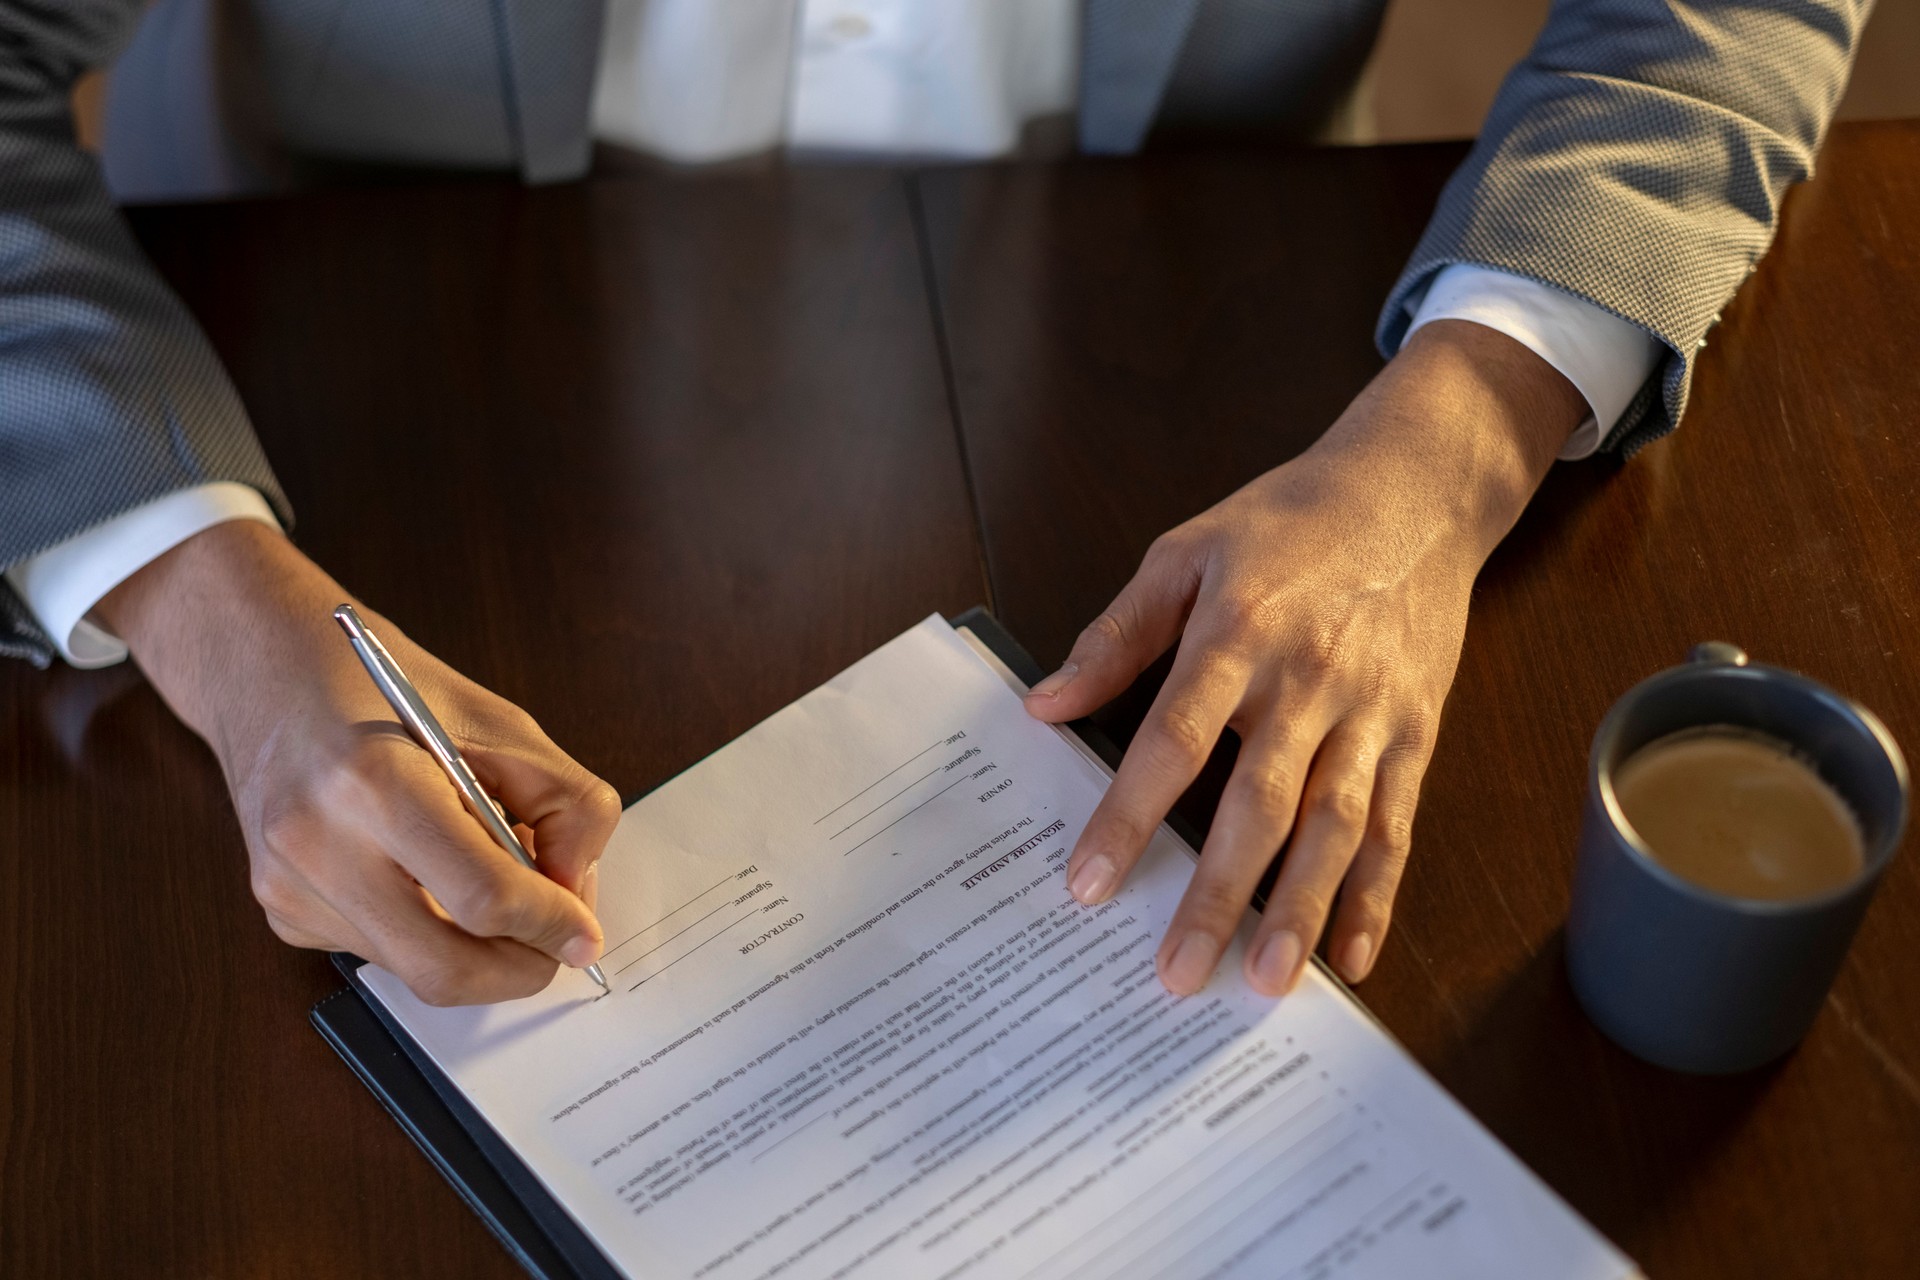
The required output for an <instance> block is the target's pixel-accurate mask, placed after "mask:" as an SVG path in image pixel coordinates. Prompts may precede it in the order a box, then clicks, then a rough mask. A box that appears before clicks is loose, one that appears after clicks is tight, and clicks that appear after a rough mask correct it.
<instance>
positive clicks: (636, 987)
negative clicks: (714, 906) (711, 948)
mask: <svg viewBox="0 0 1920 1280" xmlns="http://www.w3.org/2000/svg"><path fill="white" fill-rule="evenodd" d="M761 910H762V908H760V907H749V908H747V914H746V915H743V916H741V917H740V919H738V920H735V921H734V922H733V924H730V925H727V926H726V927H725V928H722V929H716V930H714V932H713V933H712V934H711V935H709V936H708V937H707V938H706V939H704V940H703V941H700V942H696V943H694V944H693V945H692V946H690V947H688V948H687V949H686V950H685V951H683V952H681V953H680V954H679V955H677V956H675V957H674V958H673V959H671V960H669V961H667V962H666V963H665V964H663V965H661V966H660V967H659V968H658V969H655V970H654V971H653V972H652V973H650V974H648V975H647V976H646V977H644V978H642V979H640V981H638V982H636V983H634V984H633V985H632V986H630V987H628V988H627V990H629V991H638V990H639V989H640V988H642V987H644V986H646V985H647V984H648V983H649V982H652V981H653V980H654V979H655V978H657V977H659V976H660V975H661V974H663V973H665V972H666V971H667V970H669V969H671V968H673V966H675V965H677V964H679V963H680V962H681V961H682V960H685V959H686V958H687V957H688V956H690V955H692V954H693V953H694V952H696V951H698V950H699V949H700V948H702V947H704V946H706V945H707V943H709V942H712V941H713V940H714V939H715V938H717V937H719V936H720V935H721V934H723V933H726V932H727V931H728V930H730V929H733V928H735V927H737V926H738V925H740V924H742V923H744V922H745V921H747V920H751V919H752V918H753V917H754V916H756V915H759V914H760V911H761ZM682 932H685V931H684V930H682ZM655 950H658V948H655Z"/></svg>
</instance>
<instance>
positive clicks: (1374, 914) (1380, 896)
mask: <svg viewBox="0 0 1920 1280" xmlns="http://www.w3.org/2000/svg"><path fill="white" fill-rule="evenodd" d="M1395 879H1397V877H1396V878H1386V877H1380V878H1377V879H1374V880H1371V881H1369V882H1368V883H1367V884H1365V885H1362V886H1361V887H1360V888H1359V889H1358V890H1357V891H1356V892H1355V893H1354V895H1353V905H1354V907H1355V909H1356V910H1357V912H1358V914H1359V916H1360V919H1361V920H1362V921H1364V922H1365V925H1366V926H1367V927H1371V928H1376V929H1377V928H1378V926H1380V925H1381V924H1383V923H1384V922H1385V921H1386V919H1387V917H1388V916H1390V915H1392V914H1393V891H1394V886H1395Z"/></svg>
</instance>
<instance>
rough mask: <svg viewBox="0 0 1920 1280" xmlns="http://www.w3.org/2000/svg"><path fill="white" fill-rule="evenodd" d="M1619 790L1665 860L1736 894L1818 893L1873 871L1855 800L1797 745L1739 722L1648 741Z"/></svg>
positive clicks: (1652, 849) (1623, 773)
mask: <svg viewBox="0 0 1920 1280" xmlns="http://www.w3.org/2000/svg"><path fill="white" fill-rule="evenodd" d="M1613 792H1614V796H1615V798H1616V799H1617V800H1618V801H1619V804H1620V810H1621V813H1622V815H1623V816H1624V817H1625V818H1626V820H1627V822H1628V824H1629V825H1630V826H1631V827H1632V828H1633V830H1634V833H1635V834H1637V835H1638V836H1639V837H1640V839H1641V841H1642V842H1643V843H1644V844H1645V845H1646V847H1647V852H1648V853H1650V854H1652V855H1653V857H1654V859H1655V860H1656V861H1658V862H1660V863H1661V864H1662V865H1664V866H1666V867H1667V868H1668V869H1670V870H1672V871H1674V872H1676V873H1677V874H1679V875H1681V876H1684V877H1686V878H1687V879H1688V880H1691V881H1692V882H1693V883H1695V884H1697V885H1701V886H1703V887H1705V888H1708V889H1711V890H1713V891H1714V892H1716V893H1724V894H1726V895H1728V896H1729V897H1734V898H1754V899H1760V900H1764V901H1770V902H1790V901H1794V900H1796V899H1800V898H1812V897H1818V896H1819V895H1821V894H1823V893H1828V892H1830V891H1832V890H1834V889H1837V888H1839V887H1840V886H1841V885H1844V884H1847V883H1848V882H1850V881H1852V880H1853V879H1854V878H1855V877H1857V876H1858V875H1859V874H1860V872H1861V869H1862V868H1863V867H1865V865H1866V843H1865V841H1864V839H1863V838H1862V836H1861V833H1860V822H1859V819H1857V818H1855V817H1854V815H1853V811H1852V810H1851V809H1849V808H1848V807H1847V803H1846V801H1844V800H1842V799H1841V798H1840V796H1839V794H1838V793H1837V792H1835V791H1834V789H1833V788H1832V787H1831V786H1829V785H1828V784H1827V783H1826V782H1824V781H1823V780H1822V779H1821V777H1820V775H1819V774H1818V773H1816V772H1814V770H1813V767H1812V766H1811V765H1809V764H1808V763H1807V762H1806V761H1805V760H1804V759H1802V758H1800V757H1799V756H1798V755H1797V754H1796V753H1795V752H1794V750H1793V748H1792V747H1790V746H1788V745H1787V744H1786V743H1784V742H1781V741H1779V740H1777V739H1773V738H1769V737H1767V736H1765V735H1764V734H1759V733H1755V732H1753V731H1752V730H1748V729H1742V728H1739V727H1738V726H1735V725H1704V726H1699V727H1696V728H1691V729H1685V730H1682V731H1681V732H1679V733H1673V734H1669V735H1667V736H1666V737H1664V738H1660V739H1658V740H1657V741H1654V742H1651V743H1648V744H1647V745H1646V746H1644V747H1641V748H1640V749H1639V750H1638V751H1636V752H1634V753H1633V755H1631V756H1630V757H1628V759H1627V760H1626V761H1625V762H1624V763H1623V764H1621V765H1620V766H1619V767H1618V768H1617V769H1615V770H1614V774H1613Z"/></svg>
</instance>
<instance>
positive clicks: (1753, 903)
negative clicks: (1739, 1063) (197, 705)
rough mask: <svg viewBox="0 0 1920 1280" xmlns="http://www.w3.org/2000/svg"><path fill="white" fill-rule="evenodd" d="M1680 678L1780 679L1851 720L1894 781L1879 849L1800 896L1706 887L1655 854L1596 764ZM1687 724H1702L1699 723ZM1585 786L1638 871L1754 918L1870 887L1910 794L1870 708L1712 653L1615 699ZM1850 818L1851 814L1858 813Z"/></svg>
mask: <svg viewBox="0 0 1920 1280" xmlns="http://www.w3.org/2000/svg"><path fill="white" fill-rule="evenodd" d="M1687 679H1736V680H1757V681H1760V682H1762V683H1766V682H1779V683H1784V684H1789V685H1792V686H1794V687H1796V688H1797V689H1798V690H1799V691H1800V692H1803V693H1806V694H1808V695H1810V696H1812V697H1813V698H1815V699H1816V700H1817V701H1819V702H1822V703H1824V704H1826V706H1827V707H1828V709H1830V710H1832V711H1834V712H1836V713H1838V714H1839V715H1840V717H1841V718H1842V719H1845V720H1848V721H1850V722H1852V724H1853V725H1854V727H1855V728H1857V729H1858V730H1860V732H1861V733H1863V734H1864V735H1865V736H1866V737H1868V738H1870V739H1872V740H1873V742H1874V743H1876V744H1877V745H1878V746H1879V748H1880V750H1881V753H1882V754H1883V755H1884V756H1885V757H1886V759H1887V763H1888V764H1889V765H1890V766H1891V767H1892V769H1893V777H1894V783H1895V785H1896V787H1897V790H1898V792H1899V805H1898V808H1897V809H1896V811H1895V813H1894V815H1893V823H1892V825H1891V826H1890V827H1889V828H1888V834H1887V838H1886V839H1885V840H1884V841H1882V847H1881V848H1879V849H1870V850H1868V851H1867V856H1866V857H1865V858H1864V859H1863V860H1862V864H1861V867H1860V870H1859V871H1858V872H1857V873H1855V874H1854V876H1853V877H1852V878H1851V879H1849V880H1847V881H1846V883H1844V884H1840V885H1836V886H1835V887H1834V888H1832V889H1829V890H1827V891H1826V892H1824V893H1820V894H1815V895H1813V896H1812V897H1806V898H1745V897H1740V896H1739V895H1737V894H1731V893H1723V892H1721V891H1720V890H1718V889H1710V888H1708V887H1707V886H1705V885H1703V884H1699V883H1696V882H1695V881H1692V880H1689V879H1687V878H1686V877H1685V876H1683V875H1681V874H1680V873H1679V872H1677V871H1675V870H1673V869H1672V868H1671V867H1668V866H1667V865H1666V864H1665V863H1663V862H1661V861H1660V860H1659V859H1658V858H1656V857H1654V855H1653V852H1652V850H1650V849H1649V848H1648V847H1647V844H1646V842H1645V841H1644V840H1642V839H1641V838H1640V833H1639V832H1638V831H1636V830H1635V829H1634V826H1633V824H1632V823H1631V822H1629V821H1628V820H1627V815H1626V813H1625V812H1624V811H1623V810H1622V809H1621V808H1620V801H1619V799H1618V797H1616V796H1615V795H1614V791H1613V766H1612V765H1608V766H1606V767H1605V768H1602V763H1601V762H1602V761H1603V759H1605V757H1606V756H1607V754H1609V753H1610V752H1611V751H1612V749H1613V748H1614V746H1615V743H1616V741H1617V739H1618V738H1619V737H1620V734H1621V725H1622V723H1623V722H1624V721H1625V719H1626V715H1627V712H1628V711H1629V710H1630V709H1631V707H1633V706H1634V705H1636V704H1638V703H1639V702H1641V701H1642V700H1644V699H1645V698H1646V697H1647V696H1648V695H1649V694H1650V693H1651V692H1653V691H1654V690H1655V689H1656V688H1657V687H1658V686H1661V685H1666V684H1675V683H1679V682H1681V681H1683V680H1687ZM1715 723H1724V722H1715ZM1693 727H1696V728H1706V727H1709V726H1708V725H1705V724H1703V725H1698V726H1693ZM1587 785H1588V786H1589V787H1590V788H1591V790H1592V794H1593V795H1594V796H1595V797H1597V798H1598V800H1599V802H1600V806H1601V809H1602V811H1603V812H1604V813H1605V814H1606V816H1607V820H1608V822H1609V824H1610V825H1611V826H1612V827H1613V830H1614V833H1615V834H1616V835H1618V836H1619V837H1620V841H1621V843H1622V844H1623V845H1624V846H1625V847H1626V849H1627V850H1628V853H1629V855H1630V857H1631V858H1632V860H1633V861H1634V863H1635V864H1636V865H1638V866H1639V867H1640V868H1641V869H1642V870H1644V871H1647V872H1649V873H1650V874H1651V875H1652V876H1653V877H1654V878H1655V879H1656V880H1658V881H1660V882H1661V883H1662V884H1664V885H1666V886H1667V887H1668V888H1670V889H1678V890H1680V891H1682V892H1683V893H1685V894H1686V895H1687V896H1689V897H1692V898H1694V899H1697V900H1699V901H1701V902H1704V903H1706V904H1707V905H1710V906H1715V907H1721V908H1730V909H1732V910H1735V911H1738V912H1742V913H1744V914H1748V915H1755V916H1786V915H1794V914H1798V913H1801V912H1812V911H1819V910H1823V909H1825V908H1827V907H1831V906H1833V905H1835V904H1837V903H1840V902H1844V901H1845V900H1846V899H1848V898H1850V897H1852V896H1853V895H1854V894H1856V893H1858V892H1860V890H1861V889H1863V888H1864V887H1866V886H1868V885H1871V884H1872V883H1873V882H1874V881H1875V880H1877V879H1878V878H1879V877H1880V875H1881V874H1882V873H1883V872H1884V871H1885V870H1886V869H1887V866H1888V864H1889V863H1891V862H1892V861H1893V855H1894V854H1895V853H1896V852H1898V851H1899V848H1900V840H1901V837H1902V836H1903V835H1904V834H1905V832H1906V827H1907V818H1908V809H1909V804H1910V801H1911V793H1912V787H1911V780H1910V777H1909V774H1908V772H1907V761H1906V757H1905V756H1903V755H1902V754H1901V753H1900V746H1899V744H1898V743H1897V742H1895V741H1894V739H1893V734H1892V733H1891V732H1889V731H1888V729H1887V726H1886V725H1885V724H1884V723H1882V721H1881V719H1880V717H1879V716H1876V715H1875V714H1874V713H1873V712H1872V711H1869V710H1868V709H1867V708H1866V707H1864V706H1862V705H1860V704H1859V703H1858V702H1855V701H1854V700H1853V699H1852V698H1849V697H1847V696H1846V695H1845V694H1843V693H1840V692H1839V691H1838V690H1835V689H1833V688H1831V687H1830V686H1828V685H1825V684H1822V683H1821V682H1820V681H1818V680H1815V679H1813V678H1812V677H1810V676H1804V675H1801V674H1800V673H1799V672H1797V671H1789V670H1787V669H1786V668H1785V667H1775V666H1769V665H1767V664H1765V663H1733V662H1724V661H1718V660H1712V659H1709V660H1704V661H1693V662H1687V663H1682V664H1681V665H1679V666H1675V667H1668V668H1667V669H1665V670H1664V671H1656V672H1655V673H1654V674H1652V675H1650V676H1648V677H1647V678H1646V679H1644V680H1642V681H1641V682H1640V683H1639V684H1636V685H1634V686H1633V687H1632V688H1631V689H1629V690H1627V691H1626V692H1625V693H1623V694H1621V695H1620V697H1619V698H1618V699H1617V700H1615V702H1614V704H1613V706H1611V707H1610V708H1608V710H1607V714H1606V715H1605V716H1604V717H1603V718H1602V719H1601V721H1600V727H1599V729H1598V730H1596V731H1595V732H1594V735H1593V744H1592V746H1591V747H1590V748H1589V749H1588V753H1587ZM1827 785H1828V786H1832V785H1833V784H1831V783H1828V784H1827ZM1849 807H1851V806H1849ZM1855 817H1856V820H1858V815H1855Z"/></svg>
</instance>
